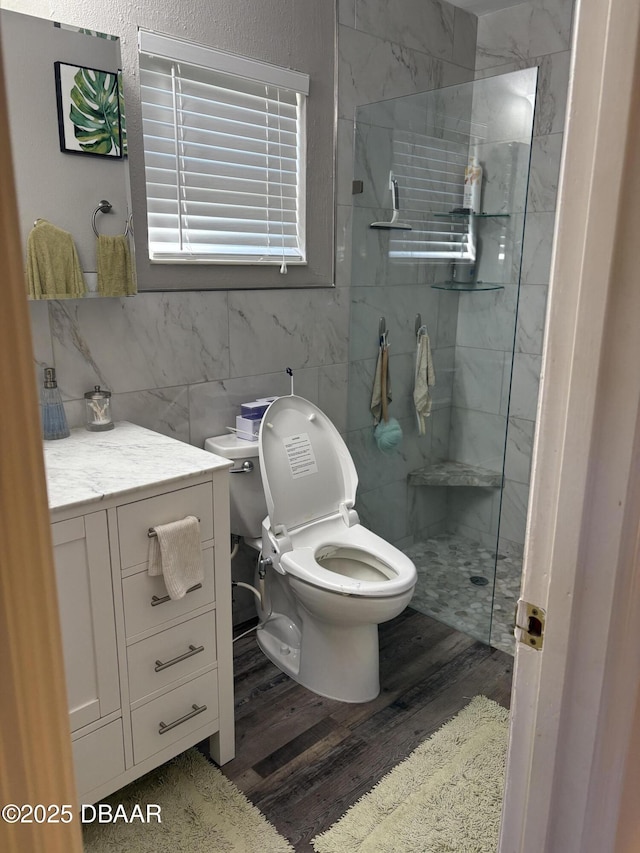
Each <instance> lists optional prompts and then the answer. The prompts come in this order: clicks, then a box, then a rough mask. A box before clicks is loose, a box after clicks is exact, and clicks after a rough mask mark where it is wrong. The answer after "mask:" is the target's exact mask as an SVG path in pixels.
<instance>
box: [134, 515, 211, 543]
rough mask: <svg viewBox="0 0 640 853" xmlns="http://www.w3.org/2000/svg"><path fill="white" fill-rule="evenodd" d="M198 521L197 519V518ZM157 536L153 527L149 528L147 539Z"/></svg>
mask: <svg viewBox="0 0 640 853" xmlns="http://www.w3.org/2000/svg"><path fill="white" fill-rule="evenodd" d="M198 521H200V519H199V518H198ZM157 535H158V534H157V533H156V529H155V527H150V528H149V530H148V531H147V536H148V537H149V539H153V537H154V536H157Z"/></svg>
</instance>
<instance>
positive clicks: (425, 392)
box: [413, 326, 436, 435]
mask: <svg viewBox="0 0 640 853" xmlns="http://www.w3.org/2000/svg"><path fill="white" fill-rule="evenodd" d="M435 384H436V372H435V370H434V367H433V359H432V357H431V344H430V342H429V335H428V334H427V329H426V326H421V327H420V329H418V335H417V352H416V372H415V382H414V388H413V403H414V405H415V407H416V417H417V419H418V432H419V433H420V435H424V434H425V433H426V431H427V422H426V419H427V418H428V417H429V415H430V414H431V394H430V393H429V388H430V387H432V386H433V385H435Z"/></svg>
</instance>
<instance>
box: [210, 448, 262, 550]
mask: <svg viewBox="0 0 640 853" xmlns="http://www.w3.org/2000/svg"><path fill="white" fill-rule="evenodd" d="M204 449H205V450H208V451H209V453H216V454H217V455H218V456H222V457H224V458H225V459H230V460H231V461H232V462H233V468H232V471H233V469H236V468H242V466H243V463H245V462H251V463H252V465H253V470H252V471H248V472H244V471H243V472H242V473H235V474H234V473H230V474H229V499H230V509H231V532H232V533H235V534H236V536H243V537H244V538H245V539H258V538H259V537H261V536H262V520H263V518H264V517H265V516H266V514H267V504H266V501H265V498H264V491H263V489H262V475H261V474H260V460H259V458H258V450H259V448H258V442H257V441H244V440H243V439H241V438H238V437H237V436H236V435H235V434H232V433H229V434H227V435H216V436H213V437H212V438H207V439H206V440H205V443H204ZM247 467H248V466H247Z"/></svg>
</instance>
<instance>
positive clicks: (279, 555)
mask: <svg viewBox="0 0 640 853" xmlns="http://www.w3.org/2000/svg"><path fill="white" fill-rule="evenodd" d="M222 438H224V439H226V440H227V444H230V442H229V437H228V436H224V437H222ZM235 442H236V443H237V442H238V439H235ZM245 443H246V444H251V443H250V442H245ZM205 446H207V449H209V450H212V451H213V452H216V453H219V454H221V455H228V454H225V453H224V452H223V450H224V448H221V446H220V444H219V443H217V439H215V438H214V439H208V440H207V442H206V443H205ZM242 450H243V448H240V451H242ZM251 450H252V451H253V452H254V453H255V449H254V448H253V447H252V448H251ZM257 450H258V457H259V464H260V473H261V476H262V489H263V490H264V505H265V510H266V512H264V513H263V516H265V515H266V517H264V520H263V521H262V525H261V527H262V537H261V541H262V561H261V565H262V573H263V574H264V570H265V569H266V576H265V577H264V580H265V584H266V596H265V600H264V601H263V605H262V607H259V608H258V609H259V616H260V625H259V627H258V630H257V639H258V643H259V645H260V647H261V648H262V650H263V651H264V653H265V654H266V655H267V657H269V658H270V660H272V661H273V662H274V663H275V664H276V665H277V666H278V667H280V669H282V670H283V671H284V672H286V673H287V674H288V675H290V676H291V677H292V678H294V679H295V680H296V681H298V682H300V684H303V685H304V686H305V687H307V688H309V689H310V690H312V691H314V692H316V693H319V694H320V695H322V696H327V697H330V698H332V699H338V700H341V701H344V702H367V701H370V700H371V699H374V698H375V697H376V696H377V695H378V693H379V691H380V681H379V659H378V625H379V624H380V623H382V622H386V621H388V620H389V619H393V618H394V617H395V616H397V615H398V614H399V613H401V612H402V611H403V610H404V608H405V607H406V606H407V605H408V603H409V601H410V600H411V596H412V595H413V590H414V587H415V584H416V569H415V566H414V565H413V563H412V562H411V560H410V559H409V558H408V557H407V556H406V555H405V554H403V553H402V552H401V551H399V550H398V549H397V548H395V547H394V546H392V545H391V544H390V543H389V542H386V541H385V540H384V539H382V538H380V537H379V536H377V535H376V534H375V533H373V532H372V531H370V530H367V529H366V528H365V527H363V526H362V525H361V524H360V522H359V518H358V515H357V513H356V511H355V509H354V504H355V495H356V488H357V485H358V477H357V474H356V470H355V466H354V464H353V460H352V459H351V455H350V454H349V451H348V449H347V447H346V445H345V443H344V441H343V440H342V438H341V436H340V434H339V433H338V431H337V430H336V428H335V427H334V425H333V424H332V423H331V421H330V420H329V419H328V418H327V417H326V415H324V413H323V412H321V411H320V409H318V408H317V407H316V406H314V405H313V404H312V403H310V402H309V401H307V400H304V399H303V398H301V397H296V396H293V395H292V396H289V397H280V398H279V399H277V400H276V401H275V402H273V403H272V404H271V406H270V407H269V409H268V410H267V412H266V413H265V415H264V418H263V421H262V426H261V429H260V437H259V442H258V448H257ZM248 451H249V448H247V449H246V450H244V453H247V452H248ZM229 458H231V457H229ZM237 459H238V457H237V456H236V458H235V459H234V463H236V464H235V465H234V467H236V465H237V462H236V460H237ZM232 471H233V469H232ZM252 473H255V471H254V472H252ZM236 483H237V484H238V487H240V486H242V487H243V488H244V489H246V488H247V487H248V486H249V485H251V484H250V482H249V479H248V477H246V476H245V475H244V474H240V473H239V472H238V473H237V474H236V475H234V474H232V475H231V492H232V506H233V504H234V497H233V492H234V484H236ZM253 486H255V487H258V486H259V481H258V479H257V478H255V479H254V481H253ZM232 515H233V513H232ZM254 518H255V516H254ZM255 524H256V522H255V521H254V523H253V525H251V529H250V531H249V532H250V533H253V534H255V532H256V526H255ZM232 532H236V531H234V530H233V524H232ZM251 538H253V537H251ZM254 542H255V539H254Z"/></svg>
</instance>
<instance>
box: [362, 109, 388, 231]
mask: <svg viewBox="0 0 640 853" xmlns="http://www.w3.org/2000/svg"><path fill="white" fill-rule="evenodd" d="M354 144H355V165H354V171H353V177H354V179H355V180H359V181H362V183H363V192H362V193H360V194H358V195H356V196H353V204H354V205H355V206H356V207H369V208H373V207H382V208H387V209H388V210H389V213H388V214H387V215H386V216H385V217H384V219H385V220H388V219H390V218H391V209H392V198H391V190H390V188H389V172H390V170H391V166H392V163H393V130H392V129H391V128H388V127H379V126H377V125H372V124H366V123H364V122H363V121H358V122H357V124H356V131H355V142H354ZM391 236H393V235H391Z"/></svg>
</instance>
